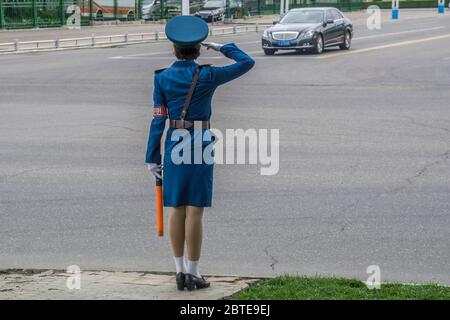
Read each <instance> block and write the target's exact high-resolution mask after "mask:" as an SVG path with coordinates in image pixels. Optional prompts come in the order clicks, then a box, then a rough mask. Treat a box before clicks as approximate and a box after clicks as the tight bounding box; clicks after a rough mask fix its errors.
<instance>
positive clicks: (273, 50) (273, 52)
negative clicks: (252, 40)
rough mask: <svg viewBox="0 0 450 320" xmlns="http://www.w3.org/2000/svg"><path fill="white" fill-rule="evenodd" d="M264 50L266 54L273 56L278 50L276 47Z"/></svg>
mask: <svg viewBox="0 0 450 320" xmlns="http://www.w3.org/2000/svg"><path fill="white" fill-rule="evenodd" d="M263 50H264V54H265V55H266V56H273V55H274V54H275V51H277V50H275V49H263Z"/></svg>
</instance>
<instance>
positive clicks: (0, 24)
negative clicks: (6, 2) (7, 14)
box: [0, 0, 5, 30]
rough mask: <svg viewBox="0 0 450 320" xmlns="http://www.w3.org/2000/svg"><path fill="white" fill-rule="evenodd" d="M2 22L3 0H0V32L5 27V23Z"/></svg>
mask: <svg viewBox="0 0 450 320" xmlns="http://www.w3.org/2000/svg"><path fill="white" fill-rule="evenodd" d="M3 21H4V20H3V0H0V30H1V29H3V28H4V27H5V23H4V22H3Z"/></svg>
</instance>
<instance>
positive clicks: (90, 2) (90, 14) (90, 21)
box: [89, 0, 94, 25]
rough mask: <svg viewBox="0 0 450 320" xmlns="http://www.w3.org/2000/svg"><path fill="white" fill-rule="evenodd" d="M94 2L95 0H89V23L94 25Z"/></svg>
mask: <svg viewBox="0 0 450 320" xmlns="http://www.w3.org/2000/svg"><path fill="white" fill-rule="evenodd" d="M92 2H93V0H89V25H92V20H94V19H93V17H92V13H93V12H92V11H93V10H94V5H93V4H92Z"/></svg>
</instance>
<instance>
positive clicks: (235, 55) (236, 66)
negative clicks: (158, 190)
mask: <svg viewBox="0 0 450 320" xmlns="http://www.w3.org/2000/svg"><path fill="white" fill-rule="evenodd" d="M220 51H221V52H222V53H223V54H224V55H225V56H226V57H228V58H230V59H233V60H235V61H236V62H235V63H233V64H230V65H227V66H224V67H216V66H205V67H203V68H202V69H201V72H200V76H199V79H198V81H197V85H196V87H195V91H194V94H193V96H192V100H191V103H190V105H189V110H188V112H187V115H186V118H185V120H188V121H197V120H209V118H210V117H211V100H212V96H213V94H214V91H215V90H216V88H217V87H218V86H219V85H221V84H224V83H226V82H228V81H231V80H233V79H236V78H237V77H239V76H241V75H243V74H244V73H246V72H247V71H249V70H250V69H251V68H252V67H253V66H254V64H255V61H254V60H253V59H252V58H251V57H250V56H248V55H247V54H246V53H245V52H243V51H242V50H240V49H239V48H238V47H237V46H236V45H235V44H232V43H231V44H226V45H224V46H223V47H222V48H221V49H220ZM197 67H198V64H197V63H196V62H195V61H193V60H179V61H176V62H174V63H173V64H172V65H171V66H170V67H169V68H167V69H165V70H164V71H162V72H159V73H156V74H155V79H154V89H153V90H154V91H153V107H154V109H153V110H154V112H153V114H154V117H153V120H152V122H151V125H150V133H149V138H148V144H147V154H146V162H147V163H161V155H160V152H161V137H162V134H163V131H164V127H165V123H166V118H167V116H168V117H169V118H170V119H172V120H179V119H180V116H181V111H182V109H183V104H184V102H185V99H186V96H187V93H188V91H189V87H190V84H191V82H192V78H193V77H194V73H195V71H196V69H197ZM166 111H167V112H166ZM174 130H175V129H173V128H169V129H168V132H167V136H166V140H165V145H164V146H165V148H164V149H165V151H164V164H163V168H164V179H163V197H164V206H166V207H178V206H184V205H190V206H196V207H210V206H211V198H212V189H213V164H208V163H205V161H204V159H202V163H201V164H194V161H193V158H194V144H193V143H190V145H191V157H192V162H191V164H175V163H173V162H172V157H171V153H172V150H173V148H174V147H175V146H177V145H178V144H180V143H181V138H180V140H179V141H171V136H172V132H173V131H174ZM205 130H208V129H202V131H200V130H198V131H199V132H197V133H203V134H204V132H205ZM189 132H190V135H191V141H193V139H194V130H190V131H189ZM209 143H212V142H209ZM209 143H208V142H204V143H202V147H203V150H204V148H205V147H206V146H207V145H208V144H209Z"/></svg>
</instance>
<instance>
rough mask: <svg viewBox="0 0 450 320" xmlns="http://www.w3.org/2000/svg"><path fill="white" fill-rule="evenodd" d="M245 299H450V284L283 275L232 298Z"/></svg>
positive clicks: (260, 283) (258, 284)
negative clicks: (377, 284)
mask: <svg viewBox="0 0 450 320" xmlns="http://www.w3.org/2000/svg"><path fill="white" fill-rule="evenodd" d="M231 298H232V299H242V300H256V299H269V300H405V299H408V300H410V299H413V300H416V299H417V300H450V287H447V286H440V285H436V284H426V285H405V284H397V283H386V284H381V288H380V289H372V290H371V289H368V288H367V286H366V285H365V284H364V283H363V282H362V281H360V280H357V279H343V278H327V277H303V276H300V277H296V276H280V277H276V278H273V279H269V280H265V281H262V282H259V283H257V284H255V285H253V286H251V287H250V288H247V289H244V290H242V291H240V292H238V293H236V294H235V295H233V296H232V297H231Z"/></svg>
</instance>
